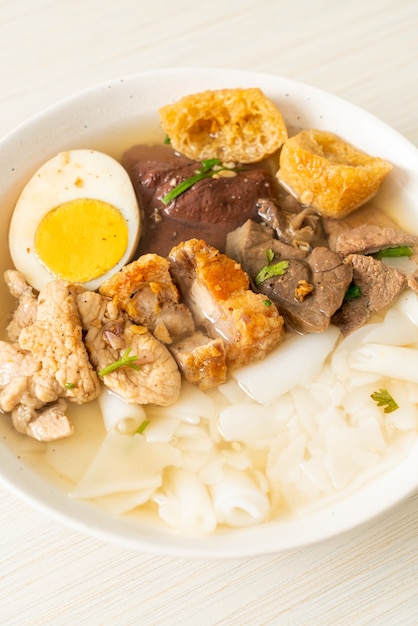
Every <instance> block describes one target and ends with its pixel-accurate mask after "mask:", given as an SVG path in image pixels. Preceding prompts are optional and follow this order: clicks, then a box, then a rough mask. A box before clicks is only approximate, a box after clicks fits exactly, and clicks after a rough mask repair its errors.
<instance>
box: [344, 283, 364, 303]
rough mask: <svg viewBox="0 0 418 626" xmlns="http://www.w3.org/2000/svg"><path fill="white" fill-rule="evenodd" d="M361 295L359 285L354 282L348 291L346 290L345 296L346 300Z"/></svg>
mask: <svg viewBox="0 0 418 626" xmlns="http://www.w3.org/2000/svg"><path fill="white" fill-rule="evenodd" d="M360 296H361V289H360V287H359V286H358V285H355V284H354V283H351V285H350V286H349V287H348V289H347V291H346V292H345V296H344V300H355V299H356V298H360Z"/></svg>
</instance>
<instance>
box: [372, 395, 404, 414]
mask: <svg viewBox="0 0 418 626" xmlns="http://www.w3.org/2000/svg"><path fill="white" fill-rule="evenodd" d="M370 397H371V399H372V400H374V401H375V402H376V404H377V406H384V407H385V408H384V412H385V413H392V411H396V409H399V405H398V404H397V403H396V402H395V400H394V399H393V398H392V396H391V395H390V393H389V391H388V390H387V389H379V391H375V392H374V393H372V394H371V395H370Z"/></svg>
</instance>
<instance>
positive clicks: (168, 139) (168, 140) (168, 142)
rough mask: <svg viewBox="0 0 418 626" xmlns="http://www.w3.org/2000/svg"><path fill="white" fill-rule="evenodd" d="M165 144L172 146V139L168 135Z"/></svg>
mask: <svg viewBox="0 0 418 626" xmlns="http://www.w3.org/2000/svg"><path fill="white" fill-rule="evenodd" d="M164 143H165V144H170V143H171V139H170V137H169V136H168V135H166V136H165V139H164Z"/></svg>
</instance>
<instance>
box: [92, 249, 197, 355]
mask: <svg viewBox="0 0 418 626" xmlns="http://www.w3.org/2000/svg"><path fill="white" fill-rule="evenodd" d="M99 291H100V293H101V294H102V295H103V296H106V297H108V298H112V299H113V301H114V302H115V304H117V305H118V306H119V307H120V308H121V309H122V310H123V311H125V312H126V313H127V315H128V317H129V318H130V319H131V320H132V321H134V322H135V323H136V324H142V325H144V326H146V327H147V328H148V329H149V330H151V331H152V332H153V333H154V335H155V336H156V337H157V338H158V339H159V340H160V341H163V342H164V343H167V344H170V343H172V342H173V341H177V340H178V339H180V338H181V337H184V336H186V335H190V334H191V333H193V331H194V322H193V317H192V314H191V312H190V311H189V309H188V308H187V307H186V306H185V305H184V304H181V303H180V294H179V291H178V289H177V287H176V286H175V285H174V283H173V280H172V278H171V274H170V263H169V262H168V261H167V259H164V258H163V257H161V256H159V255H157V254H145V255H143V256H141V257H140V258H139V259H137V260H136V261H133V262H132V263H130V264H129V265H126V266H125V267H124V268H123V269H122V270H121V271H120V272H118V273H117V274H115V275H114V276H112V278H110V279H109V280H108V281H106V282H105V283H103V284H102V285H101V287H100V290H99Z"/></svg>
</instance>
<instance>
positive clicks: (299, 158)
mask: <svg viewBox="0 0 418 626" xmlns="http://www.w3.org/2000/svg"><path fill="white" fill-rule="evenodd" d="M391 169H392V165H391V164H390V163H388V162H387V161H384V160H383V159H381V158H379V157H373V156H369V155H368V154H366V153H365V152H362V151H361V150H359V149H358V148H356V147H354V146H352V145H351V144H349V143H347V142H346V141H344V140H343V139H341V138H340V137H338V136H337V135H334V134H333V133H330V132H325V131H319V130H303V131H301V132H299V133H298V134H297V135H294V136H293V137H291V138H290V139H288V140H287V141H286V143H285V144H284V146H283V148H282V150H281V153H280V167H279V170H278V172H277V178H278V180H279V182H280V184H281V185H282V186H283V187H285V188H286V189H287V190H288V191H290V193H292V195H294V196H295V197H296V198H297V199H298V200H299V202H300V203H301V204H303V205H308V206H312V207H313V208H314V209H316V210H317V211H318V212H319V213H320V214H321V215H323V216H325V217H331V218H332V217H334V218H340V217H344V216H346V215H348V214H349V213H351V212H352V211H354V210H355V209H357V208H359V207H360V206H361V205H363V204H364V203H365V202H367V201H368V200H369V199H370V198H372V197H373V196H374V195H375V193H376V192H377V191H378V189H379V187H380V185H381V184H382V182H383V180H384V178H385V177H386V175H387V174H388V173H389V172H390V170H391Z"/></svg>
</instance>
